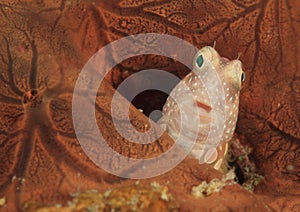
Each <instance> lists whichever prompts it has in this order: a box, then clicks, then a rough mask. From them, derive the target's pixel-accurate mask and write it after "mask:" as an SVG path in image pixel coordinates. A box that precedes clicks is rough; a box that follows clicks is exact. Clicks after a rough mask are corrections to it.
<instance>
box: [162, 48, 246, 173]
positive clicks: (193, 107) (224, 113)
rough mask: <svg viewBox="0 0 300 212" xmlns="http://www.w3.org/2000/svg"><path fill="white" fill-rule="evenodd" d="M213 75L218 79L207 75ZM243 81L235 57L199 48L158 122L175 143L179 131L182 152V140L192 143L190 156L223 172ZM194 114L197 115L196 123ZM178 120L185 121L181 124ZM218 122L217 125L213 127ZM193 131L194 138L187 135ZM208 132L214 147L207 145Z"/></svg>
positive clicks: (183, 145) (183, 144)
mask: <svg viewBox="0 0 300 212" xmlns="http://www.w3.org/2000/svg"><path fill="white" fill-rule="evenodd" d="M214 74H215V75H216V76H215V77H216V78H217V79H218V80H216V79H215V78H213V77H211V76H214ZM205 80H206V81H205ZM244 80H245V72H244V71H243V68H242V63H241V61H240V60H239V58H237V59H235V60H231V61H230V60H229V59H227V58H225V57H221V56H220V55H219V53H218V52H217V51H216V50H215V49H214V48H213V47H210V46H206V47H203V48H201V49H200V50H199V51H198V52H197V53H196V55H195V58H194V60H193V70H192V71H191V72H190V73H189V74H188V75H186V76H185V77H184V78H183V79H182V80H181V81H180V82H179V83H178V84H177V85H176V86H175V87H174V89H173V90H172V91H171V93H170V95H169V97H168V99H167V101H166V102H165V104H164V106H163V109H162V114H163V116H162V118H161V119H160V120H159V121H158V124H159V125H160V126H161V127H162V128H163V129H165V130H166V131H167V132H168V134H169V135H170V136H171V137H172V138H173V140H174V141H175V142H176V141H177V140H179V137H180V136H182V134H183V137H180V138H184V140H183V143H182V142H181V145H182V147H183V148H184V149H186V151H188V148H186V147H185V143H186V144H190V142H194V145H193V147H192V149H191V151H190V152H189V155H190V156H192V157H193V158H196V159H198V160H199V162H202V161H204V162H205V163H207V164H209V165H211V166H212V167H213V168H214V169H216V170H218V171H220V172H222V173H226V172H227V171H228V164H227V160H226V157H227V154H228V147H229V145H230V141H231V140H232V139H233V137H234V132H235V128H236V122H237V118H238V110H239V94H240V90H241V88H242V83H243V81H244ZM218 83H219V84H218ZM209 94H210V95H209ZM212 100H214V101H212ZM196 117H198V118H199V119H198V120H199V121H198V122H197V123H196V122H195V119H196ZM181 119H182V122H187V123H186V124H185V125H183V124H182V122H181ZM220 123H222V124H221V127H219V126H217V125H220ZM183 126H186V127H183ZM182 128H184V130H183V129H182ZM218 129H221V133H220V135H217V133H215V132H216V131H217V130H218ZM210 131H211V132H210ZM193 132H194V133H195V132H196V133H197V134H196V136H194V137H193V136H191V135H192V134H193ZM209 133H211V135H212V138H213V141H211V143H212V144H214V145H215V144H216V145H215V148H207V146H209V144H208V143H207V142H206V140H207V139H208V137H209ZM192 137H193V138H192ZM193 140H195V141H193ZM214 145H211V146H214Z"/></svg>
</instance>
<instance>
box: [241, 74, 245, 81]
mask: <svg viewBox="0 0 300 212" xmlns="http://www.w3.org/2000/svg"><path fill="white" fill-rule="evenodd" d="M245 78H246V73H245V72H242V76H241V81H242V82H244V81H245Z"/></svg>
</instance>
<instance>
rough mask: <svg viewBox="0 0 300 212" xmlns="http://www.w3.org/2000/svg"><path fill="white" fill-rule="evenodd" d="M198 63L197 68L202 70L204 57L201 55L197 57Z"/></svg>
mask: <svg viewBox="0 0 300 212" xmlns="http://www.w3.org/2000/svg"><path fill="white" fill-rule="evenodd" d="M196 63H197V66H198V67H199V68H201V66H202V65H203V57H202V55H200V56H198V57H197V59H196Z"/></svg>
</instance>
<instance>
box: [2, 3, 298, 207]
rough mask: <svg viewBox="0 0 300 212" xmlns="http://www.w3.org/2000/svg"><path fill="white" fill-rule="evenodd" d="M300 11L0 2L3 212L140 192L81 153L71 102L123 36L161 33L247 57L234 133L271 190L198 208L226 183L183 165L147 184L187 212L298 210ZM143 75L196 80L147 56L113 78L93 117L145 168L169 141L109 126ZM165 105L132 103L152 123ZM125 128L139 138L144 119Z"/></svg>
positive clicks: (236, 190)
mask: <svg viewBox="0 0 300 212" xmlns="http://www.w3.org/2000/svg"><path fill="white" fill-rule="evenodd" d="M299 6H300V2H299V1H297V0H291V1H284V0H275V1H272V0H260V1H259V0H253V1H249V0H244V1H243V0H226V1H198V0H197V1H196V0H195V1H193V0H178V1H177V0H167V1H160V0H157V1H154V0H142V1H140V0H118V1H117V0H112V1H96V0H89V1H85V2H80V1H76V0H74V1H70V0H61V1H14V0H10V1H8V0H1V1H0V25H1V30H0V35H1V36H0V49H1V52H0V63H1V65H0V102H1V107H0V161H1V162H0V200H1V205H0V207H1V209H3V210H12V209H13V208H14V209H17V208H18V209H22V208H23V207H24V204H25V203H26V202H29V201H37V202H39V203H41V204H46V205H48V204H52V205H53V204H66V202H67V201H68V200H70V199H71V197H70V193H75V192H77V191H85V190H88V189H98V190H99V191H100V192H104V191H105V190H107V189H111V188H115V187H120V186H126V185H132V184H134V182H135V181H134V180H128V179H122V178H118V177H115V176H113V175H110V174H108V173H107V172H105V171H104V170H102V169H99V168H98V167H97V166H96V165H94V164H93V163H92V162H91V161H90V160H89V158H88V157H87V156H86V155H85V154H84V152H83V151H82V149H81V147H80V145H79V143H78V141H77V139H76V136H75V133H74V128H73V125H72V113H71V112H72V110H71V108H72V105H71V100H72V92H73V89H74V85H75V82H76V79H77V78H78V75H79V72H80V70H81V68H82V67H83V65H84V64H85V63H86V62H87V60H88V59H89V58H90V57H91V56H92V55H93V54H94V53H95V52H96V51H97V50H98V49H99V48H101V47H103V46H104V45H106V44H108V43H109V42H111V41H114V40H116V39H118V38H122V37H124V36H127V35H131V34H136V33H142V32H143V33H145V32H156V33H166V34H170V35H175V36H177V37H180V38H183V39H184V40H186V41H189V42H191V43H192V44H193V45H195V46H196V47H198V48H201V47H203V46H205V45H213V43H214V42H215V41H216V49H217V50H218V52H219V53H220V54H221V55H223V56H225V57H227V58H230V59H234V58H236V57H237V56H238V54H239V53H241V56H240V60H241V61H242V62H243V65H244V69H245V72H246V74H247V76H246V81H245V83H244V87H243V90H242V93H241V97H240V101H241V104H240V115H239V121H238V125H237V134H238V135H239V136H240V137H241V138H244V140H243V141H244V142H247V143H248V144H249V145H251V147H252V148H253V154H252V155H251V158H252V159H253V161H254V162H255V163H256V166H257V168H258V170H259V174H261V175H263V176H264V180H263V182H262V183H261V184H260V185H259V186H258V187H257V189H256V190H255V192H254V193H250V192H248V191H246V190H244V189H242V188H241V187H240V186H239V185H233V186H228V187H225V188H224V189H222V190H221V191H220V192H218V193H215V194H213V195H211V196H209V197H206V198H205V199H197V198H195V197H193V196H192V195H191V189H192V187H193V186H196V185H199V184H200V183H201V182H202V181H204V180H206V181H209V180H211V179H213V178H215V177H219V178H220V177H221V176H219V174H218V173H216V172H215V171H214V170H211V169H210V168H209V167H207V166H206V165H199V164H198V162H197V161H195V160H192V159H189V158H187V159H186V160H184V161H183V162H182V163H181V164H180V165H179V166H177V167H176V168H175V169H173V170H171V171H170V172H168V173H167V174H164V175H162V176H159V177H156V178H154V179H149V180H144V181H142V183H143V182H144V183H151V182H153V181H156V182H158V183H160V184H161V185H167V186H168V188H169V191H170V193H171V194H172V195H173V197H174V198H175V199H176V200H178V202H179V203H180V209H181V210H182V211H188V210H195V209H196V208H197V209H199V210H200V209H203V210H204V209H205V210H209V209H214V210H215V211H224V210H225V211H227V210H234V211H238V210H243V211H244V210H258V211H262V210H271V211H272V210H274V211H284V210H285V211H299V207H300V203H299V202H300V199H299V191H300V189H299V188H300V184H299V175H300V174H299V173H300V172H299V171H300V170H299V169H300V167H299V160H300V157H299V153H300V152H299V151H300V150H299V146H300V144H299V142H300V131H299V128H300V127H299V126H300V71H299V65H300V62H299V60H298V58H299V47H300V40H299V33H300V32H299V31H300V26H299V21H300V13H299V11H298V9H297V8H299ZM176 50H177V49H176V47H174V51H176ZM112 56H113V51H112ZM146 68H161V69H164V70H166V71H169V72H172V73H174V74H176V75H177V76H180V77H183V76H185V75H186V74H187V73H188V71H189V70H188V69H187V68H186V67H184V66H183V65H181V64H179V63H178V62H175V61H173V60H170V59H168V58H165V57H160V56H155V55H149V56H137V57H134V58H131V59H128V60H126V61H124V62H122V63H121V64H119V65H118V66H116V67H115V68H114V69H113V70H112V71H111V72H110V73H109V74H108V75H107V76H106V80H107V81H105V82H103V85H102V86H103V87H102V89H100V90H99V95H98V97H97V101H96V117H97V120H98V125H99V127H100V128H101V130H102V132H103V134H104V137H105V138H106V139H107V141H108V143H109V144H110V145H111V146H112V147H113V148H114V149H115V150H116V151H118V152H119V153H122V154H123V155H125V156H128V155H131V156H134V157H137V158H139V157H146V158H147V157H149V158H150V157H153V156H157V155H159V154H160V153H161V152H163V151H166V150H168V149H169V148H170V147H171V145H172V144H173V141H172V140H171V139H170V138H169V137H168V135H166V134H164V135H163V136H162V138H160V139H159V140H158V141H156V142H154V143H152V144H149V145H148V144H147V145H144V146H142V145H134V144H130V143H129V142H128V141H127V140H125V139H122V138H120V136H119V134H118V133H117V132H116V130H115V129H114V128H113V127H112V123H111V118H110V116H109V114H110V107H109V106H110V99H111V96H112V94H113V93H114V89H113V88H116V87H117V86H118V85H119V84H120V83H121V82H122V81H123V80H124V79H125V78H126V77H128V76H130V75H131V74H132V73H135V72H137V71H139V70H142V69H146ZM165 98H166V96H165V95H162V94H160V93H153V92H150V93H145V94H144V95H141V96H139V97H138V98H136V99H135V100H134V103H135V105H136V106H137V107H138V108H142V109H143V110H144V112H145V114H146V115H148V114H149V113H150V111H151V109H153V108H155V109H157V108H160V107H161V106H162V104H163V102H164V99H165ZM124 101H125V100H124ZM130 117H131V119H132V120H133V124H134V125H135V126H136V127H137V128H138V130H140V131H145V130H146V128H147V127H145V126H146V124H147V123H148V119H147V117H146V116H143V115H142V114H141V113H140V112H139V111H138V110H136V109H135V108H134V107H131V108H130ZM124 143H127V144H128V145H127V146H130V147H131V148H125V147H126V146H125V145H124ZM112 166H117V165H116V164H112ZM134 170H135V169H132V170H129V171H134ZM127 171H128V170H127Z"/></svg>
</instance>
